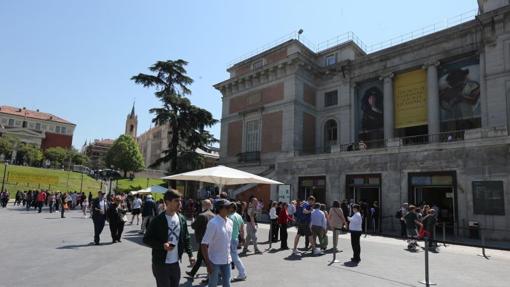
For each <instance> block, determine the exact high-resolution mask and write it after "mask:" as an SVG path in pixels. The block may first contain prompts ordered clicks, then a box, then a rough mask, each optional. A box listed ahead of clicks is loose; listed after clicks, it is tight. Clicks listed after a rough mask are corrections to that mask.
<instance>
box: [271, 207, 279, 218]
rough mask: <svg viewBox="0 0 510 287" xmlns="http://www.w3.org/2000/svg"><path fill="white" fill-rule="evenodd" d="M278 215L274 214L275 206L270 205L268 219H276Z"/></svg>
mask: <svg viewBox="0 0 510 287" xmlns="http://www.w3.org/2000/svg"><path fill="white" fill-rule="evenodd" d="M277 218H278V216H277V215H276V208H275V207H271V209H269V219H277Z"/></svg>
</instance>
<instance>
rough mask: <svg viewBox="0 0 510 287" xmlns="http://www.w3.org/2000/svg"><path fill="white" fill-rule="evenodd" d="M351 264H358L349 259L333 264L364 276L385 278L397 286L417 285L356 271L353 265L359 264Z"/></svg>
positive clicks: (384, 279)
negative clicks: (340, 263)
mask: <svg viewBox="0 0 510 287" xmlns="http://www.w3.org/2000/svg"><path fill="white" fill-rule="evenodd" d="M351 264H356V263H353V262H351V261H348V262H345V263H344V265H343V266H338V265H337V266H333V267H334V268H339V269H343V270H345V271H349V272H353V273H356V274H360V275H364V276H367V277H371V278H376V279H379V280H383V281H386V282H391V283H392V285H394V286H396V285H400V286H410V287H411V286H412V287H414V286H416V285H413V284H409V283H407V282H402V281H397V280H393V279H390V278H385V277H382V276H377V275H373V274H368V273H365V272H361V271H356V270H355V269H352V267H356V266H357V265H358V264H356V265H355V266H352V265H351ZM345 267H349V268H345Z"/></svg>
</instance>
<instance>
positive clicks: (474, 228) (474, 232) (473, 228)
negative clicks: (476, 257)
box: [468, 221, 480, 239]
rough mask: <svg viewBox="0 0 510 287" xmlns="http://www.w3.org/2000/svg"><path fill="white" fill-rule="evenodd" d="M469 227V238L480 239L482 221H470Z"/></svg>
mask: <svg viewBox="0 0 510 287" xmlns="http://www.w3.org/2000/svg"><path fill="white" fill-rule="evenodd" d="M468 229H469V238H471V239H480V223H479V222H477V221H469V223H468Z"/></svg>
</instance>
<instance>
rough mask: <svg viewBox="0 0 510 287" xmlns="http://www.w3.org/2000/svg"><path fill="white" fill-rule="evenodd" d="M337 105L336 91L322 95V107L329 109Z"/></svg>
mask: <svg viewBox="0 0 510 287" xmlns="http://www.w3.org/2000/svg"><path fill="white" fill-rule="evenodd" d="M337 104H338V91H337V90H334V91H331V92H327V93H325V94H324V106H325V107H331V106H336V105H337Z"/></svg>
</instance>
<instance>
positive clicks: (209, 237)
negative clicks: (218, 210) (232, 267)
mask: <svg viewBox="0 0 510 287" xmlns="http://www.w3.org/2000/svg"><path fill="white" fill-rule="evenodd" d="M232 226H233V223H232V220H230V218H226V219H225V218H223V217H221V216H219V215H216V216H215V217H213V218H212V219H211V220H209V222H208V223H207V229H206V230H205V234H204V238H203V239H202V244H206V245H209V251H208V254H209V260H210V261H211V262H212V263H213V264H216V265H220V264H230V262H232V258H231V257H230V240H231V239H232Z"/></svg>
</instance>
